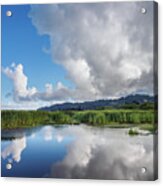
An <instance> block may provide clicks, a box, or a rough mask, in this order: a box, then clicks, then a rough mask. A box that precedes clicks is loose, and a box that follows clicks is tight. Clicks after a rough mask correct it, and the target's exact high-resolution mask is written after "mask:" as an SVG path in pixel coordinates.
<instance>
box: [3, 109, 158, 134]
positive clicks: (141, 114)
mask: <svg viewBox="0 0 163 186" xmlns="http://www.w3.org/2000/svg"><path fill="white" fill-rule="evenodd" d="M1 114H2V129H3V128H27V127H35V126H38V125H41V124H42V125H46V124H51V125H56V124H80V123H85V124H88V125H92V126H106V125H107V126H108V127H112V128H126V127H130V126H135V125H136V126H139V127H140V129H144V130H150V131H154V130H156V126H155V125H154V123H156V121H155V120H156V117H155V113H154V110H133V109H110V110H86V111H55V112H47V111H13V110H10V111H2V113H1Z"/></svg>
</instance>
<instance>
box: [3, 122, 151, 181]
mask: <svg viewBox="0 0 163 186" xmlns="http://www.w3.org/2000/svg"><path fill="white" fill-rule="evenodd" d="M1 149H2V153H1V156H2V158H1V160H2V165H1V167H2V176H3V177H36V178H42V177H53V178H77V179H78V178H86V179H88V178H89V179H130V180H153V179H154V169H153V157H154V153H153V135H139V136H134V137H130V136H129V135H128V129H110V128H98V127H90V126H86V125H79V126H72V125H63V126H55V127H54V126H43V127H36V128H32V129H15V130H2V143H1ZM144 170H145V171H144Z"/></svg>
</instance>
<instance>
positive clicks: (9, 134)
mask: <svg viewBox="0 0 163 186" xmlns="http://www.w3.org/2000/svg"><path fill="white" fill-rule="evenodd" d="M40 129H41V127H34V128H21V129H2V132H1V139H2V140H3V141H11V140H14V139H18V138H22V137H24V136H26V137H28V136H31V135H32V134H33V133H36V132H37V131H39V130H40Z"/></svg>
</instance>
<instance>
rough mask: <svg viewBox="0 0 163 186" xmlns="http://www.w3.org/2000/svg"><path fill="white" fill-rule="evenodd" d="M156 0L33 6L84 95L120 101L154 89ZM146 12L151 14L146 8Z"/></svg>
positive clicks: (39, 27)
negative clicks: (124, 97) (128, 95)
mask: <svg viewBox="0 0 163 186" xmlns="http://www.w3.org/2000/svg"><path fill="white" fill-rule="evenodd" d="M152 5H153V2H136V3H134V2H133V3H132V2H123V3H121V2H118V3H111V2H110V3H95V4H85V3H83V4H58V5H57V4H55V5H32V7H31V11H30V15H29V16H30V18H31V19H32V23H33V25H34V26H35V27H36V28H37V30H38V33H39V34H40V35H48V36H49V37H50V42H51V54H52V57H53V59H54V62H55V63H59V64H62V65H63V66H64V67H65V69H66V70H67V72H68V74H69V79H70V80H71V81H73V82H74V84H75V86H76V90H79V91H78V92H82V94H81V95H80V97H82V96H84V97H87V98H92V97H94V98H97V97H116V96H121V95H126V94H129V93H134V92H145V93H152V89H153V84H152V82H153V70H152V67H153V24H152V20H153V6H152ZM142 7H144V8H146V10H147V12H146V14H142V13H141V8H142Z"/></svg>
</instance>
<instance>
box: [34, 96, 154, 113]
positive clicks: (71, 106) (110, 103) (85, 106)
mask: <svg viewBox="0 0 163 186" xmlns="http://www.w3.org/2000/svg"><path fill="white" fill-rule="evenodd" d="M155 97H156V96H150V95H144V94H135V95H128V96H126V97H121V98H117V99H100V100H95V101H85V102H76V103H72V102H65V103H60V104H54V105H51V106H47V107H41V108H38V109H37V110H42V111H66V110H93V109H98V108H102V107H116V106H121V105H125V104H132V103H135V104H142V103H145V102H150V103H154V100H155Z"/></svg>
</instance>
